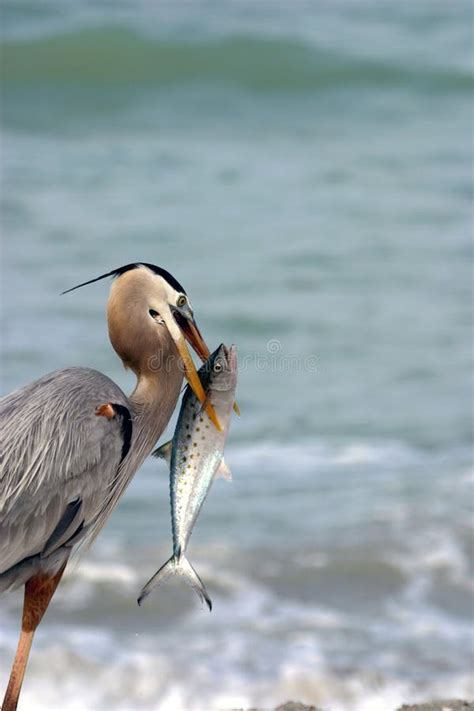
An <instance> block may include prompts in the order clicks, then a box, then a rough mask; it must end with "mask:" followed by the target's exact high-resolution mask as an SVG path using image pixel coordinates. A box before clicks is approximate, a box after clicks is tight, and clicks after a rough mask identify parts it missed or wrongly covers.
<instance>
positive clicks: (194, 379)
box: [172, 314, 222, 432]
mask: <svg viewBox="0 0 474 711" xmlns="http://www.w3.org/2000/svg"><path fill="white" fill-rule="evenodd" d="M174 317H175V319H176V322H177V324H178V326H179V329H180V331H181V333H180V334H179V335H180V337H179V338H174V341H175V343H176V348H177V349H178V353H179V355H180V356H181V359H182V361H183V364H184V374H185V376H186V379H187V381H188V382H189V384H190V386H191V388H192V389H193V392H194V394H195V395H196V397H197V399H198V400H199V402H200V403H202V404H203V405H204V409H205V410H206V412H207V414H208V415H209V418H210V420H211V422H212V423H213V424H214V426H215V427H216V429H217V430H219V432H222V427H221V423H220V422H219V419H218V417H217V415H216V411H215V410H214V408H213V406H212V405H211V403H210V402H209V401H208V400H206V393H205V392H204V389H203V387H202V384H201V381H200V380H199V375H198V373H197V371H196V367H195V365H194V362H193V359H192V358H191V355H190V353H189V350H188V347H187V345H186V342H185V340H184V338H186V340H187V341H188V342H189V343H190V344H191V346H192V347H193V348H194V350H195V351H196V353H197V354H198V356H199V357H200V358H201V359H202V360H207V357H208V356H209V355H210V351H209V348H208V347H207V345H206V342H205V341H204V339H203V337H202V336H201V332H200V331H199V329H198V327H197V326H196V324H195V322H194V319H192V320H191V319H185V318H183V317H181V316H179V315H178V314H175V316H174ZM181 334H182V335H181ZM172 335H173V334H172ZM183 336H184V338H183ZM206 354H207V355H206ZM203 355H204V357H203Z"/></svg>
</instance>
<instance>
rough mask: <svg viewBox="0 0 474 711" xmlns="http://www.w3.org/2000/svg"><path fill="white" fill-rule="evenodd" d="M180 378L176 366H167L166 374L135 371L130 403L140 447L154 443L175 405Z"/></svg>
mask: <svg viewBox="0 0 474 711" xmlns="http://www.w3.org/2000/svg"><path fill="white" fill-rule="evenodd" d="M182 381H183V375H182V372H181V370H180V369H179V368H176V369H169V370H168V371H167V372H166V378H164V377H163V372H161V375H160V374H159V373H156V374H155V373H149V372H148V373H146V374H139V375H138V379H137V384H136V387H135V389H134V391H133V392H132V394H131V395H130V403H131V405H132V409H133V421H134V430H135V432H136V436H137V439H138V440H139V444H140V448H141V447H144V449H150V450H151V449H152V448H153V447H154V446H155V444H156V442H157V441H158V439H159V438H160V436H161V434H162V432H163V430H164V429H165V427H166V425H167V424H168V422H169V420H170V418H171V415H172V414H173V410H174V409H175V407H176V403H177V401H178V397H179V391H180V389H181V384H182ZM137 443H138V442H137Z"/></svg>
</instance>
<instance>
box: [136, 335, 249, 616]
mask: <svg viewBox="0 0 474 711" xmlns="http://www.w3.org/2000/svg"><path fill="white" fill-rule="evenodd" d="M199 377H200V379H201V382H202V385H203V388H204V391H205V393H206V402H207V401H210V402H211V403H212V405H213V407H214V409H215V411H216V413H217V417H218V418H219V422H220V423H221V425H222V432H219V431H218V430H217V429H216V428H215V427H214V425H213V424H212V422H211V420H210V419H209V417H208V415H207V413H206V411H205V406H203V405H201V403H200V402H199V401H198V400H197V398H196V396H195V395H194V393H193V391H192V390H191V388H190V387H189V386H188V387H187V388H186V391H185V393H184V396H183V401H182V404H181V410H180V413H179V417H178V423H177V425H176V430H175V433H174V437H173V439H172V440H171V441H170V442H167V443H166V444H164V445H163V446H162V447H160V448H159V449H157V450H156V451H155V452H153V454H154V456H156V457H160V458H163V459H166V460H167V461H168V463H169V465H170V499H171V524H172V533H173V555H172V556H171V558H170V559H169V560H168V561H167V562H166V563H165V564H164V565H163V566H162V567H161V568H160V569H159V570H158V572H157V573H155V575H154V576H153V577H152V578H151V579H150V580H149V581H148V583H147V584H146V585H145V587H144V588H143V590H142V591H141V593H140V597H139V598H138V604H139V605H140V604H141V603H142V602H143V600H144V599H145V598H146V597H147V596H148V595H149V594H150V592H151V591H152V590H153V588H155V587H156V586H157V585H159V584H160V583H162V582H163V581H165V580H167V579H168V578H169V577H170V576H172V575H181V576H182V577H184V579H185V580H186V582H187V583H188V584H189V585H191V587H192V588H194V590H195V591H196V592H197V594H198V595H199V597H200V598H201V599H202V600H203V601H205V602H206V603H207V605H208V607H209V609H210V610H211V609H212V602H211V599H210V597H209V595H208V593H207V590H206V588H205V586H204V584H203V583H202V581H201V579H200V578H199V576H198V574H197V573H196V571H195V570H194V568H193V567H192V565H191V563H190V562H189V561H188V559H187V558H186V555H185V554H186V548H187V545H188V542H189V538H190V537H191V533H192V531H193V528H194V524H195V523H196V519H197V517H198V515H199V512H200V510H201V507H202V505H203V503H204V500H205V498H206V496H207V493H208V491H209V488H210V486H211V484H212V481H213V479H214V477H216V476H223V477H225V478H231V475H230V471H229V469H228V467H227V465H226V464H225V462H224V459H223V452H224V445H225V441H226V438H227V433H228V430H229V423H230V416H231V413H232V407H233V403H234V396H235V388H236V385H237V353H236V349H235V346H231V347H230V348H226V346H224V345H223V344H221V345H220V346H219V348H217V350H216V351H214V353H212V354H211V355H210V356H209V358H208V360H207V361H206V362H205V363H204V365H203V366H202V368H201V369H200V371H199Z"/></svg>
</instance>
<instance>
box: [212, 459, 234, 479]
mask: <svg viewBox="0 0 474 711" xmlns="http://www.w3.org/2000/svg"><path fill="white" fill-rule="evenodd" d="M214 478H215V479H226V481H232V472H231V471H230V469H229V467H228V466H227V462H226V461H225V459H224V458H222V461H221V463H220V465H219V468H218V470H217V471H216V473H215V474H214Z"/></svg>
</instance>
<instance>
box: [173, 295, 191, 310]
mask: <svg viewBox="0 0 474 711" xmlns="http://www.w3.org/2000/svg"><path fill="white" fill-rule="evenodd" d="M187 303H188V300H187V298H186V297H185V295H184V294H180V295H179V296H178V298H177V299H176V306H178V307H179V308H180V309H181V308H182V307H183V306H186V304H187Z"/></svg>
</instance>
